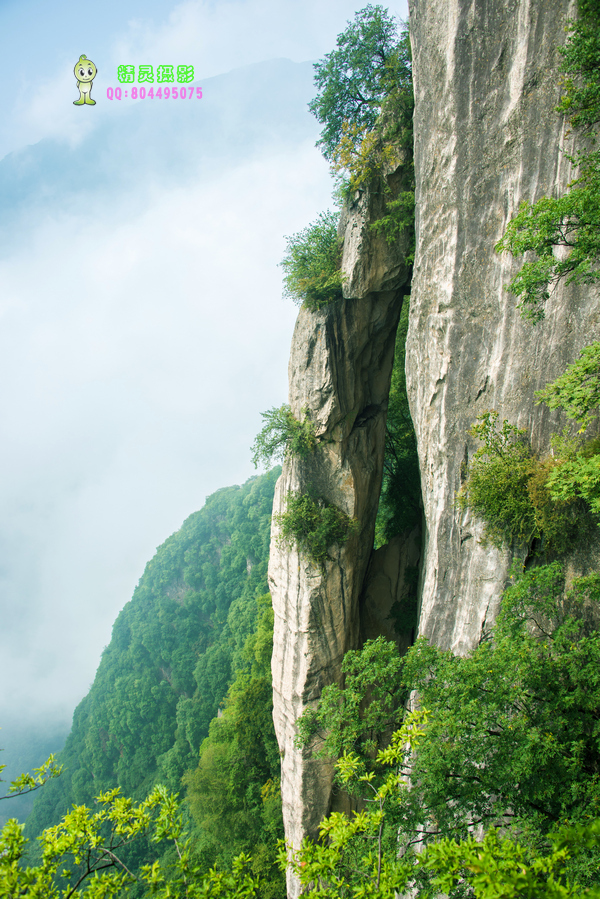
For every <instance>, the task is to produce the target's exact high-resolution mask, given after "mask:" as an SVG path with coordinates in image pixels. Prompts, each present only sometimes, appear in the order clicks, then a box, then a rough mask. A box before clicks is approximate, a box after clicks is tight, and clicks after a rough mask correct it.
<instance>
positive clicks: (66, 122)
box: [0, 0, 406, 739]
mask: <svg viewBox="0 0 600 899" xmlns="http://www.w3.org/2000/svg"><path fill="white" fill-rule="evenodd" d="M362 5H363V4H360V3H358V4H357V3H352V2H344V0H329V2H328V3H326V4H323V3H322V0H321V2H317V0H314V2H311V0H308V2H307V0H303V2H296V0H283V2H276V0H239V2H218V3H217V2H184V3H179V4H175V3H170V2H156V0H154V2H153V0H146V2H137V0H135V2H127V3H122V2H120V3H116V2H106V3H103V4H102V5H101V6H89V7H85V5H84V6H82V4H80V3H74V2H73V3H70V2H57V3H54V4H46V3H41V2H39V0H36V2H34V0H18V2H6V0H4V2H2V0H0V77H1V80H2V101H1V105H2V115H1V116H0V378H1V383H2V385H3V388H2V391H0V416H1V421H2V431H3V438H2V441H0V464H1V465H2V470H3V472H4V475H5V476H4V478H3V479H2V483H1V484H0V613H1V615H2V632H1V634H0V653H1V657H2V667H3V681H4V684H5V689H4V691H3V695H2V696H1V697H0V716H3V717H4V719H5V720H9V718H10V716H11V715H12V714H13V713H15V711H16V710H19V713H20V714H21V716H23V715H25V716H26V717H27V716H31V717H32V718H37V719H39V720H41V719H42V718H44V717H48V718H52V719H53V720H58V719H64V720H65V721H67V720H68V719H70V716H71V714H72V711H73V708H74V706H75V704H76V703H77V702H78V701H79V699H81V697H82V696H83V695H84V694H85V692H86V691H87V689H88V687H89V685H90V683H91V681H92V679H93V676H94V673H95V670H96V667H97V664H98V661H99V657H100V653H101V651H102V648H103V646H104V645H106V644H107V643H108V641H109V639H110V631H111V626H112V622H113V621H114V618H115V617H116V614H117V612H118V611H119V609H120V608H122V606H123V605H124V604H125V602H127V600H128V599H129V598H130V596H131V593H132V591H133V588H134V586H135V584H136V582H137V580H138V579H139V577H140V576H141V574H142V571H143V568H144V565H145V563H146V562H147V561H148V560H149V559H150V557H151V556H152V554H153V552H154V550H155V547H156V546H157V545H159V544H160V543H162V541H163V540H165V539H166V537H168V536H169V534H170V533H172V532H173V531H174V530H176V529H177V528H178V527H179V526H180V524H181V523H182V521H183V520H184V519H185V518H186V517H187V516H188V515H189V514H190V513H191V512H193V511H195V510H196V509H198V508H200V506H201V505H202V504H203V502H204V499H205V497H206V496H207V495H208V494H210V493H212V492H213V491H214V490H217V489H218V488H220V487H223V486H227V485H229V484H232V483H241V482H243V481H244V480H245V479H246V478H248V477H249V476H251V475H252V474H253V473H254V469H253V467H252V465H251V461H250V451H249V447H250V445H251V443H252V440H253V437H254V435H255V434H256V432H257V431H258V430H259V428H260V425H261V418H260V413H261V411H264V410H265V409H268V408H270V407H272V406H275V405H280V404H281V403H282V402H284V401H285V400H286V397H287V361H288V353H289V345H290V340H291V335H292V329H293V324H294V320H295V316H296V311H297V310H296V309H295V308H294V307H293V306H291V305H290V303H289V302H288V301H284V300H282V299H281V269H280V268H278V263H279V261H280V259H281V257H282V255H283V252H284V248H285V238H284V235H289V234H292V233H294V232H296V231H298V230H300V229H301V228H303V227H304V226H305V225H307V224H308V223H309V222H310V221H312V220H313V219H314V218H315V217H316V215H317V214H318V213H319V212H320V211H322V210H324V209H326V208H327V207H328V206H330V205H331V189H332V184H331V178H330V174H329V171H328V166H327V164H326V163H325V161H324V160H323V159H322V157H321V156H320V153H319V152H318V150H316V149H315V147H314V143H315V140H316V139H317V137H318V130H319V129H318V123H317V122H316V121H315V120H314V119H313V117H312V116H310V114H309V113H308V112H307V108H306V104H307V102H308V100H310V98H311V97H312V96H313V93H314V92H313V87H312V66H311V64H310V61H311V60H316V59H319V58H321V57H322V56H323V55H324V54H325V53H326V52H329V51H330V50H331V49H333V47H334V46H335V39H336V35H337V34H338V33H339V32H340V31H342V30H343V29H344V28H345V26H346V22H347V20H348V19H351V18H352V17H353V15H354V12H355V11H356V10H358V9H360V8H361V6H362ZM82 8H83V9H84V12H83V13H81V12H80V10H81V9H82ZM390 10H391V12H393V13H394V14H396V15H398V16H401V17H405V16H406V6H405V4H404V3H398V4H392V5H391V6H390ZM81 54H85V55H86V56H88V58H90V59H92V60H93V61H94V63H95V64H96V66H97V67H98V75H97V78H96V79H95V81H94V87H93V90H92V96H93V97H94V98H95V99H96V100H97V104H96V106H94V107H76V106H74V105H73V101H74V100H75V99H77V97H78V91H77V88H76V85H75V78H74V75H73V67H74V65H75V63H76V62H77V60H78V58H79V56H80V55H81ZM119 64H133V65H135V66H136V67H137V66H139V65H140V64H150V65H153V66H154V67H156V66H158V65H162V64H171V65H174V66H177V65H180V64H188V65H193V66H194V69H195V75H196V81H195V83H196V84H201V85H202V88H203V98H202V100H198V101H197V100H196V99H192V100H186V101H184V102H181V101H173V100H164V99H163V100H152V101H151V100H149V99H146V100H144V101H137V102H133V101H131V100H127V101H125V100H123V101H121V102H120V103H119V102H117V101H112V102H111V101H109V100H108V99H107V97H106V89H107V87H109V86H113V87H115V86H117V84H118V81H117V77H116V75H117V66H118V65H119ZM7 676H8V679H7ZM24 710H26V711H24ZM3 736H4V739H6V737H7V734H6V732H5V734H4V735H3Z"/></svg>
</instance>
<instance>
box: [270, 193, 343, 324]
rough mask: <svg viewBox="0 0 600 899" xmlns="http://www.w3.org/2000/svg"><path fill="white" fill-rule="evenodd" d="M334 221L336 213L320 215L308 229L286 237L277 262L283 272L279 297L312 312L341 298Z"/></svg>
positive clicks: (338, 247)
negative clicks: (280, 259)
mask: <svg viewBox="0 0 600 899" xmlns="http://www.w3.org/2000/svg"><path fill="white" fill-rule="evenodd" d="M338 220H339V214H338V213H337V212H330V211H329V210H328V211H327V212H322V213H321V214H320V215H319V216H318V218H317V219H316V220H315V221H314V222H312V224H310V225H308V227H306V228H304V229H303V230H302V231H299V232H298V233H297V234H292V236H291V237H288V238H286V240H287V247H286V254H285V256H284V257H283V259H282V261H281V263H280V264H281V267H282V268H283V270H284V272H285V275H284V279H283V284H284V290H283V295H284V296H285V297H289V298H290V299H292V300H293V301H294V302H295V303H297V304H298V305H303V306H305V307H306V308H307V309H311V310H312V311H315V310H317V309H321V308H322V307H323V306H327V305H328V304H329V303H333V302H334V301H335V300H340V299H341V298H342V296H343V293H342V282H343V279H342V273H341V263H342V246H341V243H340V241H339V240H338V233H337V227H338Z"/></svg>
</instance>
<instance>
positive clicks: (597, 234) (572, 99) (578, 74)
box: [496, 0, 600, 322]
mask: <svg viewBox="0 0 600 899" xmlns="http://www.w3.org/2000/svg"><path fill="white" fill-rule="evenodd" d="M569 31H570V34H569V39H568V41H567V44H566V47H565V48H564V49H563V51H562V52H563V63H562V71H563V72H564V73H565V75H566V77H565V78H564V79H563V84H564V87H565V93H564V96H563V98H562V101H561V103H560V106H559V107H558V110H559V111H560V112H563V113H565V114H566V115H567V116H568V118H569V121H570V123H571V125H572V126H573V127H574V128H576V129H578V130H579V132H580V134H581V146H582V147H583V149H579V150H578V151H577V153H576V154H575V155H574V156H568V158H569V159H570V160H571V161H572V162H573V163H574V164H575V165H576V166H577V169H578V174H577V177H576V178H575V180H574V181H572V182H571V184H570V185H569V189H568V190H567V192H566V193H565V194H564V195H563V196H562V197H542V198H541V199H540V200H538V201H537V202H536V203H533V204H532V203H528V202H524V203H522V204H521V206H520V209H519V212H518V214H517V215H516V216H515V218H514V219H513V220H512V221H511V222H510V223H509V225H508V227H507V229H506V232H505V233H504V235H503V237H502V239H501V240H500V241H499V242H498V244H497V246H496V250H497V251H498V252H504V251H508V252H510V253H512V255H513V256H517V257H521V256H523V254H525V253H533V255H534V258H533V259H531V260H528V261H527V262H525V263H524V265H523V266H522V267H521V269H520V271H519V272H518V273H517V274H516V275H515V277H514V278H513V279H512V281H511V282H510V285H509V286H510V290H511V291H512V292H513V293H514V294H515V295H516V296H517V297H519V298H520V300H521V301H520V303H519V309H520V310H521V314H522V315H523V317H524V318H526V319H529V320H530V321H532V322H537V321H540V320H541V319H543V318H544V304H545V301H546V300H547V299H548V297H549V296H550V290H551V288H552V287H553V286H555V285H556V284H557V283H558V282H559V281H561V280H563V279H565V280H566V283H567V284H569V283H571V282H575V283H578V284H591V283H594V282H596V281H598V279H599V278H600V271H599V270H598V262H599V261H600V151H599V150H598V149H596V145H597V131H598V124H599V123H600V6H599V4H598V2H597V0H580V2H579V18H578V20H577V21H576V22H571V23H570V26H569ZM557 249H560V250H562V252H556V250H557Z"/></svg>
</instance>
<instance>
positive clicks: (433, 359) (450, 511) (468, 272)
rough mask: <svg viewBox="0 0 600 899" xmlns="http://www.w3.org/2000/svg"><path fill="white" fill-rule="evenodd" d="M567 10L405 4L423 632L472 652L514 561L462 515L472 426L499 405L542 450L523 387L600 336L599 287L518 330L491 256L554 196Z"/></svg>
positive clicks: (544, 419)
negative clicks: (522, 213)
mask: <svg viewBox="0 0 600 899" xmlns="http://www.w3.org/2000/svg"><path fill="white" fill-rule="evenodd" d="M575 14H576V8H575V4H574V3H571V2H569V0H553V2H544V0H536V2H532V0H516V2H511V3H506V2H504V0H474V2H468V0H413V2H412V3H411V8H410V28H411V39H412V42H413V56H414V58H413V72H414V83H415V100H416V111H415V136H416V137H415V174H416V181H417V194H416V196H417V253H416V262H415V272H414V277H413V287H412V299H411V318H410V327H409V335H408V343H407V357H406V360H407V361H406V364H407V379H408V389H409V398H410V403H411V413H412V416H413V421H414V424H415V429H416V432H417V439H418V447H419V458H420V465H421V478H422V492H423V501H424V506H425V517H426V544H425V562H424V571H423V574H422V591H421V614H420V625H419V630H420V633H421V634H425V635H426V636H428V637H429V638H430V639H432V640H434V641H435V642H436V643H438V644H439V645H441V646H443V647H445V648H451V649H453V650H454V651H456V652H465V651H468V649H470V648H471V647H472V646H473V645H474V644H475V643H476V641H477V640H478V638H479V636H480V634H481V629H482V626H483V623H484V622H485V621H486V619H487V621H488V622H489V621H490V620H492V619H493V617H494V615H495V613H496V610H497V606H498V601H499V597H500V593H501V590H502V588H503V585H504V583H505V580H506V577H507V572H508V567H509V564H510V562H511V559H512V556H511V555H510V553H509V552H508V551H505V552H500V551H497V550H494V549H492V548H490V547H483V546H482V545H481V543H480V542H479V541H480V539H481V526H480V524H479V523H477V522H474V521H473V520H471V518H470V516H469V515H468V514H466V515H464V516H463V515H461V514H459V512H458V510H457V508H456V505H455V497H456V492H457V490H458V489H459V487H460V484H461V470H462V472H463V473H464V469H465V463H467V462H468V460H469V459H470V458H471V457H472V455H473V452H474V450H475V448H476V443H475V441H473V439H472V438H470V437H468V434H467V432H468V429H469V427H470V426H471V424H472V423H473V422H474V420H475V419H476V417H477V415H479V414H481V413H482V412H483V411H485V410H488V409H496V410H497V411H498V412H499V413H500V418H501V419H504V418H506V419H509V420H510V421H511V422H513V423H514V424H517V425H518V426H519V427H521V428H527V430H528V432H529V433H530V434H531V437H532V444H533V447H534V449H535V450H538V451H548V450H549V439H550V435H551V433H552V432H553V431H555V430H558V429H559V428H561V427H562V425H563V419H562V418H561V417H560V415H559V414H557V413H551V412H550V411H549V410H548V409H547V408H546V407H544V406H535V405H534V396H533V394H534V391H535V390H537V389H539V388H541V387H543V386H544V385H545V384H546V383H547V382H548V381H550V380H552V379H553V378H555V377H557V376H558V375H559V374H561V373H562V372H563V371H564V369H565V368H566V366H567V365H568V364H569V363H570V362H572V361H574V360H575V359H576V358H577V356H578V354H579V351H580V349H581V348H582V347H583V346H585V345H587V344H589V343H591V342H592V341H593V340H598V338H599V337H600V297H599V292H598V290H597V289H594V290H591V289H590V288H588V287H585V288H575V287H572V286H571V287H568V288H564V287H560V288H559V289H558V290H556V291H555V292H554V293H553V294H552V296H551V299H550V301H549V302H548V304H547V309H546V320H545V321H544V322H543V323H542V324H539V325H537V326H532V325H531V324H528V323H527V322H524V321H523V320H522V319H521V318H520V316H519V312H518V310H517V309H516V301H515V298H514V297H513V296H512V295H511V294H510V293H508V291H507V290H506V289H505V285H506V284H507V283H508V282H509V280H510V278H511V276H512V274H513V273H514V271H516V269H517V268H518V263H515V262H514V261H513V260H512V259H511V258H510V257H504V258H502V257H500V256H498V255H497V254H496V253H494V249H493V248H494V245H495V243H496V242H497V241H498V240H499V238H500V237H501V235H502V233H503V231H504V229H505V227H506V224H507V222H508V221H509V219H510V218H511V217H512V216H513V215H514V214H515V212H516V211H517V209H518V206H519V204H520V203H521V202H522V201H523V200H530V201H534V200H536V199H538V198H539V197H541V196H543V195H553V194H554V195H556V194H558V193H560V192H562V191H563V190H564V189H565V187H566V185H567V184H568V182H569V181H570V180H571V178H572V176H573V175H572V171H571V166H570V164H569V163H568V162H567V160H566V159H565V158H564V155H563V152H562V151H563V149H564V148H565V147H567V149H568V138H566V137H565V131H566V123H565V122H564V121H563V120H562V118H561V117H560V116H559V115H558V114H557V113H556V112H555V111H554V107H555V106H556V104H557V102H558V100H559V96H560V87H559V85H558V74H557V67H558V64H559V61H560V57H559V53H558V50H557V46H559V45H561V44H562V43H564V41H565V37H566V35H565V31H564V25H565V20H566V19H567V18H568V17H569V16H574V15H575Z"/></svg>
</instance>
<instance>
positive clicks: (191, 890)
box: [0, 786, 262, 899]
mask: <svg viewBox="0 0 600 899" xmlns="http://www.w3.org/2000/svg"><path fill="white" fill-rule="evenodd" d="M95 806H96V809H97V810H96V811H91V810H90V809H89V808H87V807H86V806H74V807H73V808H72V809H71V811H70V812H68V813H67V814H66V815H65V816H64V817H63V818H62V820H61V821H60V822H59V823H58V824H55V825H53V826H52V827H49V828H47V829H46V830H44V831H43V833H42V834H41V835H40V843H41V859H40V861H39V863H38V864H36V865H35V866H26V865H25V864H24V852H25V847H26V840H25V838H24V836H23V832H22V825H19V824H18V822H17V821H15V820H14V819H11V820H10V821H9V822H8V823H7V824H6V825H5V827H4V828H3V830H2V833H1V835H0V895H2V896H6V897H11V899H13V897H14V899H16V897H20V896H23V897H24V896H27V897H28V899H81V897H84V896H85V897H86V899H110V897H120V896H123V895H130V894H131V892H132V890H133V889H134V888H136V887H138V888H140V890H141V891H142V893H143V895H146V896H154V897H156V899H175V897H184V896H185V897H186V899H209V897H210V899H212V897H214V899H217V897H223V899H225V897H227V899H252V897H258V896H259V895H260V896H262V893H261V882H260V881H261V878H260V877H257V876H255V875H253V873H252V872H251V870H250V860H249V858H248V857H247V856H244V855H241V856H239V857H238V858H236V859H235V860H234V862H233V864H232V866H231V869H230V871H219V870H217V869H216V868H213V869H211V870H210V871H208V872H207V873H205V872H202V871H200V870H199V868H198V867H197V866H195V865H194V862H193V857H192V851H191V845H190V840H189V838H186V836H185V833H184V819H183V814H182V811H181V809H180V807H179V805H178V803H177V799H176V796H174V795H172V794H170V793H169V792H168V791H167V790H166V788H165V787H163V786H157V787H155V788H154V790H153V791H152V792H151V793H150V795H149V796H148V797H147V798H146V799H144V800H142V801H141V802H137V803H136V802H134V801H133V800H131V799H129V798H126V797H124V796H122V795H121V794H120V791H119V789H118V788H116V789H114V790H110V791H108V792H106V793H101V794H100V795H99V796H98V797H97V798H96V800H95ZM141 838H144V839H145V841H146V842H149V843H150V845H151V846H152V847H153V849H154V856H155V858H154V860H153V861H152V862H151V863H149V864H146V865H143V866H142V867H141V868H140V869H139V871H137V872H134V871H132V870H130V868H129V866H128V865H127V863H126V861H125V860H124V855H125V850H126V849H127V848H128V847H130V846H131V845H132V844H134V843H135V842H136V841H139V840H140V839H141ZM165 843H166V844H170V845H171V846H172V847H173V850H174V852H173V854H172V856H171V860H170V861H165V857H166V856H165V853H164V850H163V852H162V858H161V859H159V858H156V855H157V854H158V853H159V848H163V847H164V845H165ZM167 857H168V856H167ZM142 893H139V892H138V895H141V894H142Z"/></svg>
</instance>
